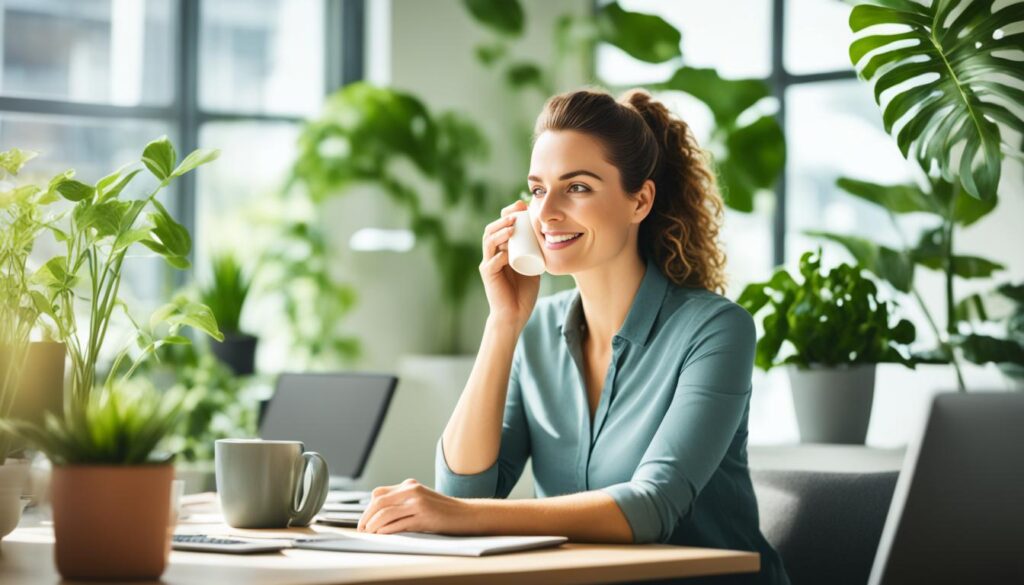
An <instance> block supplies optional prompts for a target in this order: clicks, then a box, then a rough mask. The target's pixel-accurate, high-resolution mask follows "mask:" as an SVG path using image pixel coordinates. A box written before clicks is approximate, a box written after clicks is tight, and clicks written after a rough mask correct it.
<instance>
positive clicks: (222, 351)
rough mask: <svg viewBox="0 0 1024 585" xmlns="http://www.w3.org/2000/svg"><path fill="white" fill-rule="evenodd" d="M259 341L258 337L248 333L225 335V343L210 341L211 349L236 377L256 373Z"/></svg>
mask: <svg viewBox="0 0 1024 585" xmlns="http://www.w3.org/2000/svg"><path fill="white" fill-rule="evenodd" d="M258 341H259V339H258V338H257V337H256V336H254V335H249V334H248V333H225V334H224V341H210V349H211V350H212V351H213V355H215V356H217V359H219V360H220V361H222V362H224V363H225V364H227V366H228V367H229V368H231V371H233V372H234V373H235V375H236V376H248V375H249V374H252V373H253V372H254V371H256V343H257V342H258Z"/></svg>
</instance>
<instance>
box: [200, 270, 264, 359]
mask: <svg viewBox="0 0 1024 585" xmlns="http://www.w3.org/2000/svg"><path fill="white" fill-rule="evenodd" d="M211 276H212V277H211V279H210V281H209V282H208V283H207V284H206V285H205V286H202V287H200V289H199V301H200V302H201V303H203V304H204V305H206V306H207V307H210V310H211V311H212V312H213V316H214V317H215V318H216V319H217V325H218V327H220V330H221V332H223V333H224V341H214V342H211V343H210V349H211V350H212V351H213V354H214V355H215V356H217V358H218V359H220V360H221V361H222V362H224V363H225V364H227V365H228V367H230V368H231V370H232V371H234V372H235V374H236V375H238V376H247V375H249V374H252V373H253V372H254V371H255V360H256V343H257V341H258V339H257V338H256V336H255V335H250V334H248V333H245V332H243V331H242V329H241V325H240V321H241V317H242V309H244V308H245V300H246V299H247V298H248V296H249V289H250V287H251V286H252V279H251V278H250V276H249V275H248V274H247V273H246V272H245V270H243V269H242V264H241V262H239V261H238V258H236V257H235V255H234V254H232V253H230V252H222V253H220V254H217V255H215V256H214V257H213V260H212V263H211Z"/></svg>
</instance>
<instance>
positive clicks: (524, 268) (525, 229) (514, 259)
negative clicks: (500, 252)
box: [508, 210, 544, 276]
mask: <svg viewBox="0 0 1024 585" xmlns="http://www.w3.org/2000/svg"><path fill="white" fill-rule="evenodd" d="M512 215H514V216H515V218H516V219H515V223H513V224H512V226H513V227H512V237H511V238H509V240H508V263H509V266H511V267H512V270H515V271H516V272H518V273H519V274H522V275H524V276H539V275H541V274H544V254H543V252H541V249H540V243H539V242H538V241H537V234H536V233H535V232H534V231H533V224H532V223H531V222H530V212H529V210H527V211H517V212H515V213H513V214H512Z"/></svg>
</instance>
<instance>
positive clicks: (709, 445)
mask: <svg viewBox="0 0 1024 585" xmlns="http://www.w3.org/2000/svg"><path fill="white" fill-rule="evenodd" d="M693 340H694V341H693V344H692V346H691V347H690V348H689V356H688V357H687V358H686V359H685V361H684V363H683V366H682V368H681V372H680V374H679V380H678V382H677V384H676V390H675V394H674V396H673V398H672V402H671V404H670V405H669V408H668V411H667V412H666V413H665V416H664V418H663V419H662V421H661V424H660V425H659V426H658V430H657V432H656V433H655V435H654V438H653V440H652V441H651V444H650V446H649V447H648V448H647V451H645V452H644V456H643V458H642V459H641V460H640V464H639V465H638V466H637V468H636V471H635V472H633V476H632V477H631V479H630V481H628V482H624V483H618V484H614V485H611V486H608V487H606V488H603V489H602V490H601V491H604V492H606V493H608V494H609V495H611V497H612V498H613V499H614V500H615V502H616V503H617V504H618V505H619V508H620V509H621V510H622V513H623V514H624V515H625V516H626V520H627V521H628V522H629V525H630V527H631V528H632V530H633V541H634V542H636V543H648V542H668V540H669V538H670V537H671V535H672V532H673V531H674V530H675V527H676V526H677V525H678V523H679V520H680V518H682V517H683V516H685V515H687V514H689V512H690V509H691V507H692V506H693V502H694V500H695V499H696V498H697V494H699V493H700V491H701V490H702V489H703V488H704V486H705V485H706V484H707V482H708V481H709V480H710V479H711V476H712V475H713V474H714V472H715V470H716V469H718V466H719V465H720V464H721V462H722V460H723V459H724V457H725V454H726V452H727V451H728V449H729V445H730V443H731V442H732V440H733V437H734V436H735V434H736V430H737V428H738V427H739V424H740V422H741V420H742V418H743V413H744V412H745V410H746V408H747V404H748V402H749V400H750V388H751V374H752V373H753V363H754V346H755V343H756V331H755V328H754V321H753V319H752V318H751V316H750V314H749V313H747V311H746V310H744V309H743V308H742V307H740V306H739V305H735V304H731V305H729V306H728V307H727V308H726V309H724V310H722V311H719V312H717V313H716V314H715V315H714V316H713V317H712V318H710V319H708V320H707V321H705V322H704V323H703V324H702V325H701V326H700V327H699V328H698V330H697V332H696V333H695V335H694V337H693Z"/></svg>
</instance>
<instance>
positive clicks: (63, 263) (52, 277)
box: [32, 256, 76, 291]
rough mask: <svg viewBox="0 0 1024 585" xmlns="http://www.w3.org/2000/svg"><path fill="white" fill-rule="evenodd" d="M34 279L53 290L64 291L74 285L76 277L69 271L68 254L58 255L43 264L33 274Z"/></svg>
mask: <svg viewBox="0 0 1024 585" xmlns="http://www.w3.org/2000/svg"><path fill="white" fill-rule="evenodd" d="M32 280H33V282H36V283H38V284H41V285H43V286H45V287H47V288H50V289H51V290H56V291H64V290H70V289H71V288H73V287H74V285H75V281H76V278H75V275H74V274H72V273H70V272H68V258H67V256H56V257H54V258H50V260H48V261H47V262H46V264H43V265H42V266H41V267H40V268H39V270H37V271H36V272H35V274H33V275H32Z"/></svg>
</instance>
